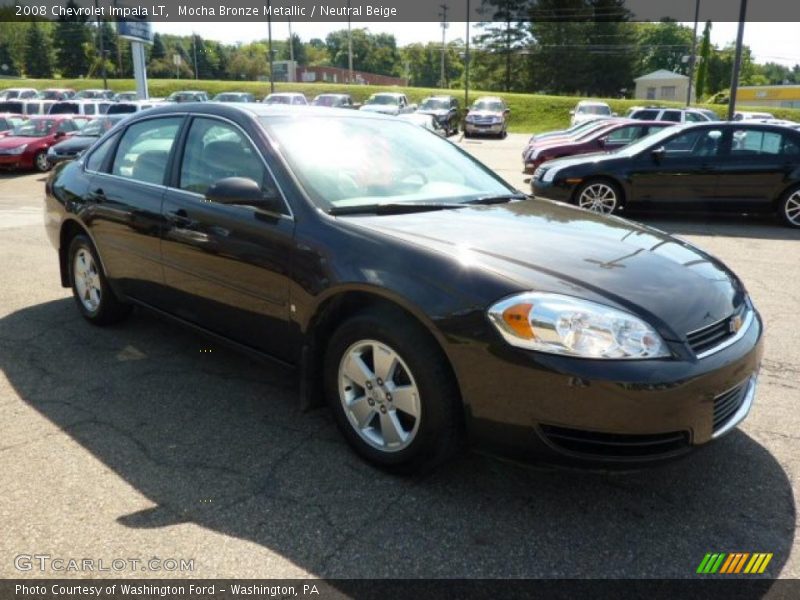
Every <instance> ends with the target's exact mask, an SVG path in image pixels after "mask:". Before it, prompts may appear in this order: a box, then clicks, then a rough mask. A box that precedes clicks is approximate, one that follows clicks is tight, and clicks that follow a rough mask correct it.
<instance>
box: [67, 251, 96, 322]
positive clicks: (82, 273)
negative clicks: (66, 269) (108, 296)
mask: <svg viewBox="0 0 800 600" xmlns="http://www.w3.org/2000/svg"><path fill="white" fill-rule="evenodd" d="M72 274H73V275H72V276H73V279H74V281H75V289H76V291H77V292H78V298H79V299H80V301H81V304H83V307H84V308H85V309H86V310H87V311H89V312H90V313H94V312H96V311H97V309H98V308H99V307H100V302H101V300H102V288H101V287H100V273H99V272H98V270H97V265H96V264H95V262H94V257H92V254H91V252H89V251H88V250H87V249H86V248H81V249H80V250H78V251H77V252H76V253H75V260H74V262H73V265H72Z"/></svg>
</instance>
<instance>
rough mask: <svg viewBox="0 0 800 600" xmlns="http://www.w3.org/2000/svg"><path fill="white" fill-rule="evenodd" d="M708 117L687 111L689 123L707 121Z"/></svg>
mask: <svg viewBox="0 0 800 600" xmlns="http://www.w3.org/2000/svg"><path fill="white" fill-rule="evenodd" d="M707 120H708V119H706V118H704V117H703V116H702V115H699V114H697V113H693V112H687V113H686V121H687V122H688V123H698V122H700V121H707Z"/></svg>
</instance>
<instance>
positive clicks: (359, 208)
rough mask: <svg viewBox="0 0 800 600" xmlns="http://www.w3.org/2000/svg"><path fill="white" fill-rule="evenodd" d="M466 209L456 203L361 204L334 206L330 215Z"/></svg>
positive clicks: (395, 213)
mask: <svg viewBox="0 0 800 600" xmlns="http://www.w3.org/2000/svg"><path fill="white" fill-rule="evenodd" d="M451 208H464V204H458V203H454V202H387V203H385V204H361V205H355V206H332V207H331V208H330V209H329V210H328V214H329V215H334V216H338V215H357V214H370V215H402V214H405V213H415V212H426V211H432V210H448V209H451Z"/></svg>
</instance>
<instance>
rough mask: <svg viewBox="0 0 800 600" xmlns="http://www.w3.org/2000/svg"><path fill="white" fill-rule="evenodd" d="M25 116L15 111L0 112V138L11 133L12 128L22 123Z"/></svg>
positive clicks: (25, 118)
mask: <svg viewBox="0 0 800 600" xmlns="http://www.w3.org/2000/svg"><path fill="white" fill-rule="evenodd" d="M27 118H28V117H26V116H25V115H20V114H17V113H0V138H1V137H5V136H7V135H9V134H10V133H12V132H13V131H14V128H15V127H17V126H18V125H22V123H24V122H25V121H26V120H27Z"/></svg>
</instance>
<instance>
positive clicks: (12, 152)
mask: <svg viewBox="0 0 800 600" xmlns="http://www.w3.org/2000/svg"><path fill="white" fill-rule="evenodd" d="M86 121H87V119H85V118H82V117H73V116H71V115H64V116H61V115H60V116H57V117H47V116H37V117H31V118H30V119H28V120H27V121H25V122H23V123H22V124H20V125H17V126H16V127H15V128H14V130H13V131H12V132H11V134H10V135H7V136H5V137H0V168H1V169H36V170H37V171H47V170H48V169H50V163H49V162H48V161H47V149H48V148H49V147H50V146H52V145H53V144H55V143H56V142H58V141H60V140H63V139H64V138H65V137H66V136H70V135H73V134H74V133H75V132H76V131H78V130H80V128H81V127H82V126H83V125H84V124H85V122H86Z"/></svg>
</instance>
